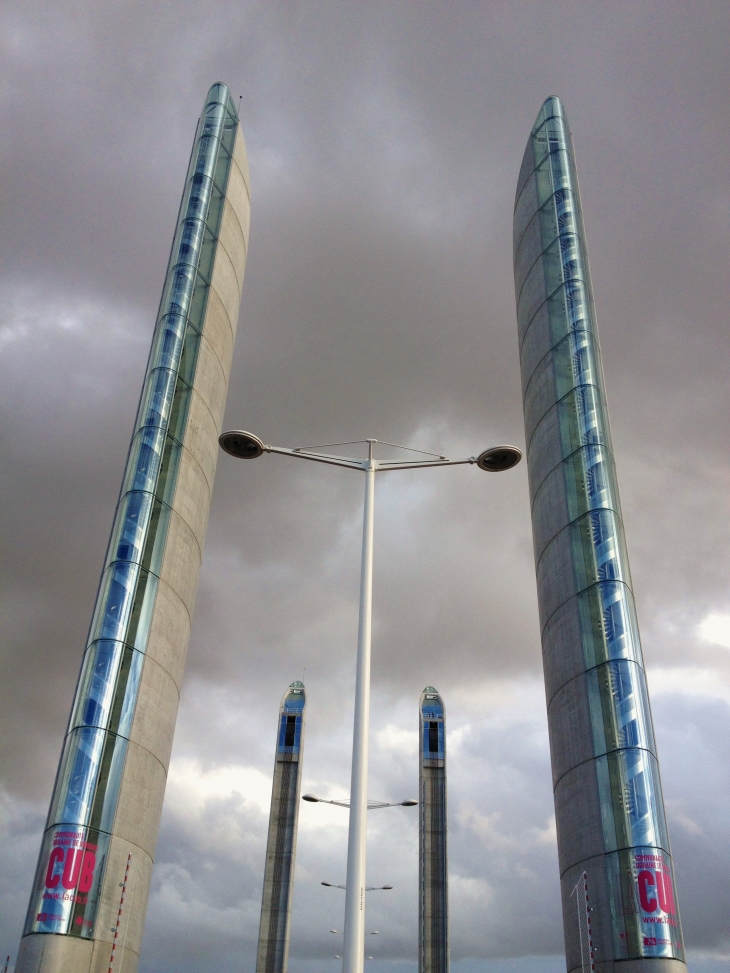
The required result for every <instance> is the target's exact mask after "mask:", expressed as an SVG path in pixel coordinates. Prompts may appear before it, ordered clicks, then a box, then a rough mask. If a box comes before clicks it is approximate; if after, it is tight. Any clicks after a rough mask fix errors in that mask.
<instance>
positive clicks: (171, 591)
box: [16, 84, 250, 973]
mask: <svg viewBox="0 0 730 973" xmlns="http://www.w3.org/2000/svg"><path fill="white" fill-rule="evenodd" d="M248 186H249V177H248V165H247V162H246V149H245V146H244V141H243V135H242V133H241V129H240V126H239V123H238V116H237V113H236V108H235V106H234V104H233V102H232V100H231V96H230V93H229V91H228V89H227V88H226V86H225V85H223V84H214V85H213V86H212V87H211V89H210V91H209V92H208V97H207V98H206V101H205V104H204V107H203V113H202V115H201V117H200V120H199V122H198V128H197V131H196V135H195V142H194V144H193V150H192V155H191V158H190V164H189V167H188V172H187V176H186V179H185V189H184V191H183V197H182V203H181V206H180V212H179V215H178V220H177V227H176V231H175V236H174V239H173V244H172V251H171V255H170V262H169V265H168V269H167V274H166V277H165V284H164V288H163V291H162V300H161V302H160V308H159V312H158V316H157V322H156V325H155V329H154V334H153V338H152V349H151V351H150V357H149V361H148V363H147V371H146V374H145V380H144V385H143V388H142V397H141V400H140V405H139V411H138V414H137V419H136V422H135V426H134V434H133V436H132V442H131V445H130V449H129V455H128V458H127V465H126V469H125V472H124V478H123V481H122V488H121V492H120V496H119V502H118V504H117V509H116V515H115V518H114V525H113V527H112V533H111V538H110V541H109V548H108V551H107V555H106V559H105V561H104V570H103V572H102V575H101V582H100V585H99V591H98V594H97V599H96V606H95V609H94V614H93V617H92V622H91V628H90V631H89V637H88V641H87V645H86V651H85V653H84V657H83V662H82V665H81V674H80V677H79V683H78V687H77V690H76V697H75V700H74V704H73V707H72V710H71V717H70V720H69V724H68V730H67V734H66V738H65V742H64V746H63V752H62V755H61V761H60V765H59V769H58V775H57V777H56V783H55V787H54V791H53V797H52V799H51V805H50V809H49V812H48V819H47V821H46V826H45V832H44V836H43V841H42V844H41V851H40V856H39V860H38V868H37V871H36V877H35V882H34V885H33V891H32V893H31V898H30V906H29V909H28V916H27V919H26V924H25V929H24V933H23V939H22V941H21V945H20V950H19V953H18V961H17V965H16V970H17V971H18V973H107V971H108V970H109V968H110V963H111V960H112V956H113V970H114V973H134V971H135V970H136V969H137V964H138V960H139V951H140V943H141V941H142V932H143V927H144V920H145V914H146V911H147V896H148V893H149V886H150V878H151V873H152V865H153V861H154V854H155V844H156V842H157V832H158V828H159V822H160V813H161V810H162V801H163V796H164V792H165V782H166V779H167V769H168V763H169V759H170V750H171V747H172V738H173V733H174V729H175V720H176V716H177V708H178V700H179V695H180V683H181V681H182V675H183V669H184V667H185V656H186V652H187V645H188V637H189V633H190V620H191V617H192V612H193V603H194V601H195V592H196V589H197V585H198V574H199V571H200V564H201V557H202V551H203V541H204V538H205V531H206V526H207V521H208V509H209V506H210V496H211V490H212V488H213V477H214V474H215V468H216V461H217V458H218V441H217V440H218V434H219V433H220V426H221V420H222V417H223V408H224V406H225V401H226V392H227V387H228V375H229V371H230V366H231V356H232V353H233V341H234V337H235V333H236V324H237V320H238V308H239V302H240V298H241V287H242V285H243V272H244V267H245V264H246V250H247V245H248V226H249V216H250V202H249V189H248Z"/></svg>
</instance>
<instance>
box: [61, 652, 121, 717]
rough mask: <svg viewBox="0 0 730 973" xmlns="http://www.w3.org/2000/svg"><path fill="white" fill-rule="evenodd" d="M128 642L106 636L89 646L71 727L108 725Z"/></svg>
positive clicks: (82, 669) (72, 714)
mask: <svg viewBox="0 0 730 973" xmlns="http://www.w3.org/2000/svg"><path fill="white" fill-rule="evenodd" d="M123 651H124V645H123V644H122V643H121V642H111V641H109V640H106V639H103V640H101V641H98V642H94V643H92V644H91V645H90V646H89V648H88V649H87V650H86V655H85V656H84V662H83V665H82V668H81V679H80V680H79V686H78V689H77V691H76V700H75V702H74V708H73V711H72V713H71V728H72V729H73V728H74V727H76V726H81V725H86V726H99V727H107V726H108V723H109V714H110V712H111V707H112V703H113V700H114V689H115V686H116V680H117V674H118V672H119V666H120V665H121V661H122V653H123Z"/></svg>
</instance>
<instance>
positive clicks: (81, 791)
mask: <svg viewBox="0 0 730 973" xmlns="http://www.w3.org/2000/svg"><path fill="white" fill-rule="evenodd" d="M105 738H106V733H105V732H104V730H101V729H97V728H96V727H79V728H77V729H75V730H72V731H71V732H70V733H69V735H68V737H67V738H66V745H65V747H64V753H63V756H62V758H61V767H60V770H59V780H60V781H61V787H60V788H59V789H58V792H57V799H56V801H54V803H53V804H52V805H51V809H50V812H49V818H48V824H49V825H51V824H60V823H64V824H79V825H85V824H87V823H88V818H89V813H90V811H91V802H92V800H93V798H94V789H95V787H96V774H97V770H98V768H99V763H100V761H101V755H102V752H103V749H104V740H105Z"/></svg>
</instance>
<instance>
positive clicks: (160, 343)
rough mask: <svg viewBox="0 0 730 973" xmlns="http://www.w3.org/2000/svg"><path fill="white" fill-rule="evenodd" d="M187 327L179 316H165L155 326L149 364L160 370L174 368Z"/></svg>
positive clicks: (183, 319)
mask: <svg viewBox="0 0 730 973" xmlns="http://www.w3.org/2000/svg"><path fill="white" fill-rule="evenodd" d="M186 327H187V321H186V319H185V318H184V317H183V316H182V315H180V314H166V315H165V316H164V317H163V318H162V319H161V320H160V321H159V322H158V324H157V329H156V331H155V336H154V339H153V341H154V343H153V346H152V354H151V355H150V362H154V363H155V365H157V366H159V367H160V368H176V367H177V362H178V360H179V358H180V352H181V349H182V342H183V339H184V337H185V329H186Z"/></svg>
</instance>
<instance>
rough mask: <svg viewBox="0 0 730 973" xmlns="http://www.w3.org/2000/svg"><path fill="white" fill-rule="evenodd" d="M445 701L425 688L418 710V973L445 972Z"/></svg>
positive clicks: (434, 691) (447, 944) (446, 953)
mask: <svg viewBox="0 0 730 973" xmlns="http://www.w3.org/2000/svg"><path fill="white" fill-rule="evenodd" d="M444 716H445V714H444V704H443V700H442V699H441V697H440V696H439V694H438V693H437V692H436V690H435V689H434V688H433V686H426V688H425V689H424V690H423V692H422V693H421V700H420V706H419V737H420V740H421V746H420V751H419V760H418V767H419V777H420V805H421V807H420V827H419V893H420V894H419V900H418V927H419V944H418V945H419V949H418V971H419V973H448V970H449V876H448V860H447V854H446V724H445V722H444Z"/></svg>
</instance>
